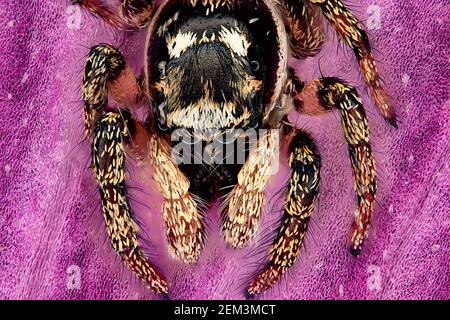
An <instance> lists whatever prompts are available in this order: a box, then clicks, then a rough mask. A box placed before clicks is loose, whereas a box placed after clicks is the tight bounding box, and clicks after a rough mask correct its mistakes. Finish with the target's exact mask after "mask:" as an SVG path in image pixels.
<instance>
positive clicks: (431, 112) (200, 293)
mask: <svg viewBox="0 0 450 320" xmlns="http://www.w3.org/2000/svg"><path fill="white" fill-rule="evenodd" d="M354 3H355V2H354ZM358 3H359V4H358V5H357V6H355V10H356V13H357V15H358V17H360V18H361V19H363V20H364V19H366V18H367V17H368V16H369V14H368V13H367V11H366V9H367V8H368V6H369V5H377V6H379V7H380V8H381V16H380V18H381V28H379V29H374V30H371V31H370V37H371V39H372V42H373V44H374V46H375V47H376V48H377V49H378V52H377V54H376V57H377V59H378V60H379V61H380V62H381V64H380V71H381V73H382V75H383V77H384V80H385V82H386V85H387V88H388V91H389V92H390V94H391V95H392V97H393V99H394V101H395V104H396V108H397V110H398V114H399V117H400V120H401V122H402V123H401V124H400V128H399V130H398V131H395V130H393V129H391V128H390V127H388V125H386V124H385V123H384V122H383V120H382V119H381V117H379V116H378V114H377V113H376V112H375V109H374V106H373V103H372V101H371V100H370V99H369V98H368V96H367V94H366V93H365V91H364V90H363V88H364V86H363V84H362V80H361V77H360V75H359V73H358V70H357V67H356V63H355V59H354V57H353V55H352V54H351V52H349V51H348V50H343V49H342V46H340V47H339V50H337V49H336V44H337V41H336V37H335V36H334V35H333V33H331V32H330V35H331V36H330V41H329V42H328V44H327V45H326V47H325V49H324V50H323V51H322V52H321V53H320V54H319V56H318V58H320V59H308V60H307V61H304V62H301V63H298V64H297V67H298V70H299V73H300V74H301V75H303V76H304V77H305V78H306V79H311V78H313V77H318V76H320V73H319V71H318V68H317V64H318V62H317V61H318V60H320V67H321V70H322V72H323V73H324V75H338V76H341V77H343V78H344V79H346V80H348V81H350V82H352V83H354V84H356V85H357V86H358V88H359V89H360V91H361V92H362V94H363V97H364V100H365V102H366V104H367V109H368V113H369V122H370V124H371V127H372V141H373V146H374V149H375V157H376V159H377V164H378V168H379V172H380V187H379V195H378V203H379V205H378V206H377V207H376V212H375V217H374V222H373V228H372V230H371V236H370V239H369V241H368V242H367V244H366V246H365V248H364V250H363V253H362V255H361V257H360V258H358V259H355V258H353V257H351V256H350V255H349V254H348V252H347V249H346V246H345V244H346V238H347V236H348V232H349V228H350V224H351V221H352V216H353V210H354V207H355V196H354V194H353V191H352V176H351V171H350V164H349V160H348V157H347V150H346V146H345V143H344V138H343V134H342V129H341V127H340V123H339V121H338V119H337V118H338V114H336V113H333V114H330V115H326V116H323V117H319V118H307V117H304V118H303V117H302V118H300V119H299V120H298V121H299V123H300V124H301V125H303V126H305V127H306V128H309V129H310V131H311V132H312V133H313V135H314V137H315V139H316V140H317V143H318V145H319V148H320V151H321V153H322V158H323V170H322V177H323V179H322V183H321V195H320V200H319V207H318V208H317V209H316V211H315V212H314V215H313V216H314V223H312V226H311V229H310V232H309V236H308V239H307V242H306V248H305V249H304V250H303V253H302V257H301V259H300V260H299V261H298V263H297V264H296V265H295V267H294V268H293V271H292V272H291V274H290V275H289V276H288V277H286V278H285V280H284V281H283V282H282V283H281V284H280V285H279V286H278V287H277V288H275V289H274V290H273V291H271V292H269V293H267V294H265V295H264V296H263V298H273V299H398V298H406V299H413V298H422V299H448V298H449V296H450V295H449V276H450V274H449V262H450V261H449V255H448V253H449V251H448V250H449V248H448V244H449V226H450V225H449V222H450V219H449V214H448V207H449V199H448V187H449V185H448V180H449V175H448V163H449V161H448V160H449V159H448V128H449V123H448V119H449V106H450V105H449V100H448V99H449V96H448V93H449V68H448V64H449V56H448V49H449V44H450V43H449V38H448V29H449V20H448V12H450V6H449V4H448V2H447V1H439V0H430V1H422V0H409V1H408V0H404V1H400V2H399V1H394V0H364V1H359V2H358ZM67 6H68V1H67V2H66V1H50V0H47V1H15V0H2V1H1V2H0V70H1V72H0V112H1V117H0V146H1V149H0V150H1V152H0V194H1V199H2V201H0V270H1V271H0V298H10V299H12V298H48V299H148V298H154V295H152V294H151V293H150V292H149V291H148V290H147V289H146V288H145V287H144V286H143V285H142V284H141V283H140V282H138V281H137V280H135V279H134V277H133V276H132V275H131V273H130V272H129V271H128V270H127V269H126V268H125V267H124V266H123V265H122V264H121V262H120V260H119V259H118V258H117V257H116V255H115V253H114V252H113V251H112V249H111V248H110V245H109V243H108V240H107V239H106V235H105V234H106V232H105V228H104V225H103V221H102V218H101V215H100V212H99V208H98V202H99V200H98V195H97V193H96V192H95V182H94V178H93V176H92V173H91V171H90V169H89V144H88V143H85V142H84V143H80V142H81V141H82V136H81V135H82V120H81V119H82V114H81V109H80V102H79V87H80V83H81V76H82V75H81V70H82V67H83V62H84V61H83V60H84V56H85V55H86V53H87V51H88V47H89V46H92V45H94V44H96V43H98V42H110V43H112V44H115V45H120V46H121V48H122V51H123V53H124V55H125V56H126V57H127V58H128V59H129V61H130V63H131V65H132V67H133V68H134V69H135V70H136V71H139V70H140V69H141V68H142V63H141V60H142V59H141V57H142V52H143V47H144V43H143V39H144V36H145V35H144V33H143V32H141V33H132V34H128V35H127V36H125V35H124V34H123V33H120V32H115V31H114V30H112V29H111V28H109V27H107V26H105V25H104V24H103V23H102V22H100V21H99V20H97V19H95V18H93V17H91V16H90V15H88V14H86V13H83V14H82V21H81V26H80V29H76V28H75V29H74V28H72V27H70V26H71V24H70V14H69V13H67V12H66V9H67ZM68 21H69V24H68ZM145 168H146V167H144V168H142V167H138V166H134V168H133V170H131V185H132V186H136V187H138V186H139V188H133V189H132V190H131V194H132V195H133V197H134V199H135V200H136V201H135V203H134V207H135V211H136V213H137V215H138V216H139V218H140V220H141V222H142V225H143V226H144V229H145V230H147V231H148V232H149V234H150V235H151V236H150V240H151V242H152V243H153V245H154V247H155V248H153V249H150V248H147V252H149V253H151V252H154V253H155V254H154V255H155V256H154V258H153V259H154V261H158V262H159V265H160V266H161V268H162V270H163V271H164V273H165V274H166V275H167V277H168V280H169V284H170V289H171V294H170V295H171V298H174V299H195V298H197V299H211V298H217V299H230V298H237V299H240V298H243V294H242V289H243V287H244V285H245V283H246V279H247V277H248V275H249V274H252V272H254V271H255V269H256V267H257V265H256V264H255V263H256V261H257V259H258V258H260V257H261V254H258V253H257V252H255V250H254V249H252V248H249V249H247V250H243V251H240V252H232V251H230V250H229V249H227V248H226V247H225V245H224V244H223V242H222V241H221V239H220V237H219V235H218V223H217V220H218V216H217V214H216V213H215V212H214V210H212V212H211V213H210V215H209V220H210V223H209V235H210V236H209V241H208V242H207V245H206V248H205V250H204V254H203V256H202V258H201V261H200V263H199V265H198V266H196V267H195V268H190V267H185V266H180V265H179V264H177V263H176V262H174V261H171V260H170V259H169V258H168V256H167V253H166V250H165V240H164V237H163V230H162V227H161V223H160V220H161V218H160V211H159V205H160V197H159V195H158V194H157V193H156V192H155V191H154V190H155V186H154V184H153V182H152V180H151V179H150V178H149V175H150V173H149V172H148V170H146V169H145ZM285 174H286V170H283V172H281V173H280V175H279V178H277V179H274V181H273V183H272V185H271V187H270V190H269V195H273V194H275V192H276V191H277V190H278V189H279V188H280V186H281V183H282V180H283V177H284V176H285ZM271 203H272V204H273V205H275V208H279V205H280V202H279V201H278V202H276V201H275V198H273V200H272V201H271ZM275 211H276V210H273V211H272V212H271V211H270V210H268V212H267V213H266V215H265V218H264V224H263V233H268V230H269V229H268V227H269V226H270V225H271V221H274V220H276V219H277V217H278V214H277V213H275ZM262 238H264V237H262ZM258 244H259V243H258V240H257V242H256V246H257V247H259V246H258ZM263 254H264V251H263ZM72 265H75V266H78V267H79V268H80V271H81V288H80V289H69V288H68V287H67V281H68V274H67V270H68V268H69V266H72Z"/></svg>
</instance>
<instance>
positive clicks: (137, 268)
mask: <svg viewBox="0 0 450 320" xmlns="http://www.w3.org/2000/svg"><path fill="white" fill-rule="evenodd" d="M135 128H136V121H135V120H133V119H132V117H131V114H130V112H129V111H128V110H126V109H123V110H121V111H118V110H116V111H111V112H107V113H105V114H104V115H102V116H101V117H100V118H99V119H98V121H97V123H96V126H95V131H94V141H93V146H92V164H93V168H94V172H95V176H96V180H97V183H98V187H99V192H100V197H101V207H102V213H103V217H104V219H105V222H106V226H107V231H108V235H109V238H110V239H111V243H112V246H113V248H114V250H115V251H116V252H117V253H118V254H119V255H120V256H121V257H122V258H123V260H124V261H125V262H126V263H127V265H128V266H129V268H130V269H131V270H132V271H134V272H135V273H136V275H137V276H138V277H139V278H141V279H142V280H143V281H144V282H145V283H146V284H147V285H149V286H150V287H151V288H152V289H153V290H154V291H156V292H158V293H161V294H167V284H166V281H165V280H164V278H163V277H162V276H161V275H160V274H159V273H158V272H157V271H156V269H155V267H154V266H152V265H151V264H150V263H149V262H148V261H147V258H146V257H145V255H144V253H143V251H142V250H141V249H140V247H139V244H138V235H137V231H138V225H137V223H136V221H135V219H134V217H133V212H132V210H131V207H130V203H129V200H128V195H127V188H126V185H125V179H124V176H125V145H126V144H127V143H128V142H130V141H131V139H132V138H133V136H134V133H135Z"/></svg>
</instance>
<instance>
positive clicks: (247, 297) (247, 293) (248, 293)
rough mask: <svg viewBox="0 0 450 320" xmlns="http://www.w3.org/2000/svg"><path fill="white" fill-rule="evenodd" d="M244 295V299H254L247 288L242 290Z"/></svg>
mask: <svg viewBox="0 0 450 320" xmlns="http://www.w3.org/2000/svg"><path fill="white" fill-rule="evenodd" d="M244 297H245V300H254V299H255V295H254V294H252V293H250V292H249V291H248V289H247V290H245V292H244Z"/></svg>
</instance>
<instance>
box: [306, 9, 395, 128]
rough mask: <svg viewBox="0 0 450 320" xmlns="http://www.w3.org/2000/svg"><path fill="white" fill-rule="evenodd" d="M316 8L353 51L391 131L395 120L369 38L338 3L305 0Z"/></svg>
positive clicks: (359, 24)
mask: <svg viewBox="0 0 450 320" xmlns="http://www.w3.org/2000/svg"><path fill="white" fill-rule="evenodd" d="M308 1H309V2H310V3H312V4H315V5H317V6H318V7H319V8H320V9H321V10H322V12H323V14H324V15H325V17H326V18H327V19H328V21H329V22H330V24H331V25H332V26H333V28H334V30H336V32H337V33H338V34H339V35H340V37H341V38H342V39H343V40H344V42H345V43H346V44H347V45H348V46H349V47H350V48H352V49H353V51H354V53H355V55H356V58H357V59H358V62H359V66H360V69H361V71H362V74H363V76H364V80H365V81H366V84H367V86H368V87H369V88H370V89H371V92H372V97H373V99H374V100H375V103H376V106H377V108H378V110H379V112H380V113H381V115H382V116H383V117H384V118H385V119H386V120H387V121H388V122H389V123H390V124H391V125H392V126H394V127H395V128H397V121H396V115H395V110H394V108H393V107H392V106H391V105H390V104H389V101H388V96H387V94H386V92H385V90H384V88H383V86H382V84H381V80H380V75H379V74H378V70H377V66H376V63H375V59H374V58H373V55H372V49H371V47H370V42H369V38H368V36H367V33H366V32H365V31H364V29H363V27H362V25H361V23H360V22H359V21H358V19H356V18H355V16H354V15H353V14H352V13H351V12H350V11H349V10H348V9H347V8H346V7H345V5H344V4H343V2H342V1H341V0H308Z"/></svg>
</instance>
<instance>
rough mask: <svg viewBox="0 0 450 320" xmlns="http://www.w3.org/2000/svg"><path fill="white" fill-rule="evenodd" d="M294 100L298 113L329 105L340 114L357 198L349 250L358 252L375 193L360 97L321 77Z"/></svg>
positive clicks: (350, 88)
mask: <svg viewBox="0 0 450 320" xmlns="http://www.w3.org/2000/svg"><path fill="white" fill-rule="evenodd" d="M294 101H297V103H296V108H297V111H298V112H300V113H308V114H321V113H324V112H328V111H329V110H331V109H332V108H337V109H338V110H339V111H340V113H341V122H342V126H343V128H344V133H345V139H346V140H347V144H348V150H349V154H350V160H351V165H352V169H353V178H354V189H355V192H356V195H357V201H358V208H357V210H356V214H355V220H354V223H353V231H352V233H351V252H352V253H353V254H354V255H358V254H359V253H360V251H361V247H362V244H363V241H364V240H365V239H366V238H367V236H368V230H369V227H370V223H371V219H372V212H373V206H374V202H375V196H376V192H377V179H376V170H375V161H374V159H373V156H372V149H371V147H370V143H369V125H368V122H367V117H366V113H365V110H364V106H363V104H362V101H361V98H360V97H359V95H358V93H357V91H356V89H355V88H354V87H353V86H351V85H350V84H348V83H346V82H344V81H342V80H340V79H338V78H322V79H318V80H313V81H311V82H309V83H307V84H306V85H304V88H303V89H302V91H300V92H299V93H298V94H297V95H296V97H295V98H294Z"/></svg>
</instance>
